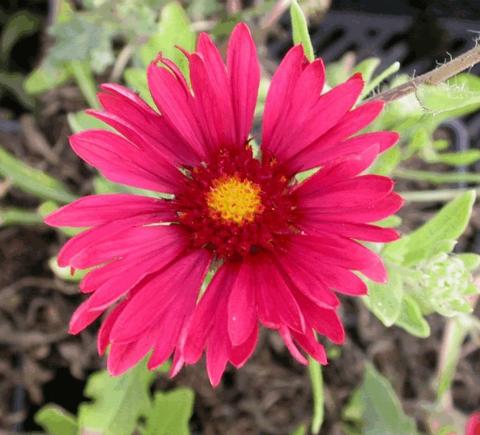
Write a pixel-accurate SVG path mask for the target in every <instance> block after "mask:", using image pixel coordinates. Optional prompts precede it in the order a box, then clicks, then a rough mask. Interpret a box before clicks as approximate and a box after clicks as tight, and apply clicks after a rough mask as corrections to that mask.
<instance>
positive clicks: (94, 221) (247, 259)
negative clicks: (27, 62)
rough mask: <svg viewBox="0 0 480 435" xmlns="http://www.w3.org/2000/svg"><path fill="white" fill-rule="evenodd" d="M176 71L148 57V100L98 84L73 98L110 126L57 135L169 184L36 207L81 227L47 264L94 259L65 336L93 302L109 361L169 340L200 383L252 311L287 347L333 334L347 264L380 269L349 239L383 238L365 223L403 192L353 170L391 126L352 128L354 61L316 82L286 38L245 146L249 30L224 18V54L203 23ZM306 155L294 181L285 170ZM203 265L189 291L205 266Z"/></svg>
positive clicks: (220, 367)
mask: <svg viewBox="0 0 480 435" xmlns="http://www.w3.org/2000/svg"><path fill="white" fill-rule="evenodd" d="M185 55H186V56H187V58H188V61H189V65H190V80H191V86H190V85H189V84H188V82H187V80H186V79H185V78H184V76H183V75H182V73H181V72H180V70H179V69H178V67H177V66H176V65H175V64H174V63H172V62H171V61H169V60H168V59H164V58H162V57H161V56H159V57H158V58H157V59H156V60H155V62H154V63H152V64H151V65H150V67H149V68H148V72H147V74H148V84H149V88H150V91H151V94H152V97H153V99H154V101H155V104H156V106H157V108H158V112H157V111H155V110H154V109H152V108H151V107H149V106H148V105H147V104H146V103H145V102H144V101H143V100H142V99H140V98H139V97H138V96H137V95H136V94H135V93H133V92H132V91H130V90H128V89H126V88H124V87H122V86H120V85H116V84H105V85H103V86H102V89H103V92H101V93H100V94H99V96H98V97H99V100H100V102H101V104H102V106H103V109H104V110H103V111H102V112H100V111H93V110H91V111H89V113H90V114H91V115H93V116H95V117H97V118H99V119H101V120H102V121H105V122H106V123H107V124H109V125H110V126H112V127H113V128H114V129H116V130H117V131H118V133H119V134H116V133H112V132H110V131H103V130H90V131H86V132H82V133H79V134H76V135H74V136H72V138H71V146H72V148H73V150H74V151H75V152H76V153H77V154H78V155H79V156H80V157H81V158H82V159H83V160H85V161H86V162H87V163H89V164H91V165H92V166H94V167H95V168H97V169H98V170H99V171H100V172H101V173H102V174H103V175H104V176H105V177H106V178H108V179H110V180H112V181H114V182H118V183H123V184H126V185H129V186H134V187H137V188H142V189H150V190H152V191H155V192H163V193H168V194H169V196H168V199H165V195H164V197H160V196H159V197H158V198H152V197H144V196H138V195H130V194H109V195H92V196H87V197H84V198H82V199H79V200H78V201H75V202H73V203H72V204H70V205H67V206H66V207H63V208H62V209H60V210H58V211H57V212H55V213H53V214H52V215H50V216H49V217H48V218H47V219H46V222H47V223H48V224H49V225H52V226H68V227H90V229H88V230H86V231H84V232H82V233H81V234H79V235H77V236H76V237H74V238H72V239H71V240H70V241H68V242H67V243H66V245H65V246H64V247H63V249H62V250H61V252H60V254H59V256H58V262H59V264H60V265H61V266H70V267H72V268H74V269H85V268H93V269H92V270H91V271H90V272H89V273H88V274H87V275H86V276H85V278H84V279H83V281H82V282H81V284H80V288H81V290H82V292H84V293H91V296H90V297H89V298H88V299H87V300H86V301H85V302H84V303H83V304H82V305H81V306H80V307H79V308H78V309H77V311H76V312H75V314H74V315H73V318H72V320H71V323H70V332H71V333H72V334H77V333H78V332H79V331H81V330H82V329H84V328H85V327H87V326H88V325H89V324H91V323H92V322H93V321H94V320H95V319H97V318H98V317H99V316H100V315H101V314H102V313H103V312H105V311H106V310H107V309H108V308H110V307H111V308H112V309H111V311H110V312H109V314H108V315H107V317H106V318H105V320H104V322H103V324H102V327H101V329H100V332H99V335H98V350H99V352H100V354H102V353H104V352H105V350H106V348H107V346H110V352H109V355H108V369H109V370H110V372H111V373H112V374H120V373H122V372H124V371H125V370H127V369H128V368H130V367H132V366H133V365H134V364H135V363H137V362H138V361H139V360H140V359H141V358H143V357H144V356H145V355H147V354H148V353H150V357H149V362H148V366H149V367H150V368H154V367H156V366H158V365H160V364H162V363H163V362H164V361H165V360H167V359H168V358H169V357H170V356H171V355H172V354H173V356H174V363H173V366H172V372H173V374H175V373H177V372H178V371H179V370H180V368H181V367H182V366H183V365H184V364H194V363H195V362H197V361H198V360H199V359H200V357H201V356H202V354H203V352H205V353H206V361H207V370H208V375H209V378H210V381H211V383H212V384H213V385H217V384H218V383H219V381H220V379H221V376H222V374H223V372H224V370H225V367H226V365H227V363H228V362H230V363H231V364H233V365H234V366H235V367H241V366H242V365H243V364H244V363H245V362H246V361H247V359H248V358H249V357H250V355H251V354H252V352H253V350H254V348H255V345H256V341H257V335H258V328H259V325H262V326H264V327H267V328H270V329H274V330H277V331H278V333H279V334H280V335H281V337H282V339H283V341H284V342H285V344H286V346H287V347H288V349H289V350H290V352H291V353H292V355H293V356H294V357H295V358H296V359H297V360H298V361H300V362H301V363H303V364H306V363H307V360H306V358H305V356H304V355H305V354H308V355H311V356H312V357H313V358H315V359H316V360H317V361H319V362H320V363H321V364H325V363H326V361H327V359H326V356H325V350H324V347H323V346H322V344H320V343H319V342H318V341H317V338H316V335H315V332H316V333H318V334H320V335H323V336H326V337H328V338H329V339H330V340H331V341H333V342H334V343H342V342H343V341H344V330H343V327H342V324H341V321H340V320H339V318H338V315H337V309H338V306H339V300H338V299H337V296H336V295H335V292H339V293H343V294H348V295H363V294H365V293H366V291H367V289H366V286H365V284H364V282H363V281H362V280H361V279H360V278H359V277H358V276H357V274H356V273H354V272H353V271H357V272H361V273H362V274H363V275H365V276H366V277H368V278H370V279H372V280H374V281H378V282H385V280H386V279H387V275H386V272H385V268H384V266H383V264H382V261H381V259H380V258H379V256H378V255H377V254H375V253H373V252H371V251H370V250H369V249H367V248H366V247H364V246H363V245H362V244H360V243H359V242H358V241H357V240H361V241H371V242H389V241H392V240H395V239H396V238H397V237H398V236H397V233H396V232H395V230H393V229H390V228H381V227H378V226H375V225H372V224H371V222H375V221H378V220H380V219H383V218H386V217H387V216H390V215H391V214H393V213H395V212H396V211H397V210H398V209H399V208H400V207H401V205H402V199H401V198H400V197H399V195H397V194H396V193H394V192H393V181H392V180H391V179H390V178H387V177H382V176H377V175H361V173H362V172H363V171H364V170H366V169H367V168H368V167H369V166H370V165H371V164H372V162H373V161H374V160H375V158H376V157H377V155H378V154H379V153H380V152H382V151H384V150H385V149H387V148H389V147H391V146H392V145H393V144H394V143H395V142H396V141H397V139H398V136H397V134H396V133H393V132H374V133H365V134H361V135H357V136H352V135H353V134H355V133H357V132H358V131H360V130H362V129H363V128H364V127H366V126H367V125H368V124H369V123H371V122H372V120H374V119H375V118H376V117H377V116H378V114H379V113H380V112H381V110H382V107H383V105H382V103H381V102H379V101H372V102H368V103H365V104H363V105H361V106H359V107H357V108H353V106H354V105H355V103H356V101H357V100H358V98H359V95H360V93H361V91H362V87H363V81H362V78H361V76H360V75H359V74H356V75H354V76H353V77H352V78H351V79H350V80H348V81H347V82H345V83H343V84H341V85H339V86H337V87H335V88H333V89H332V90H330V91H328V92H326V93H324V94H322V95H321V92H322V90H323V88H324V85H325V70H324V65H323V63H322V61H321V60H320V59H317V60H315V61H313V62H311V63H309V62H308V61H307V59H306V58H305V56H304V53H303V49H302V47H301V46H296V47H293V48H292V49H291V50H290V51H289V52H288V53H287V55H286V56H285V58H284V59H283V61H282V63H281V65H280V66H279V68H278V70H277V72H276V74H275V76H274V77H273V80H272V83H271V86H270V90H269V93H268V97H267V101H266V105H265V113H264V118H263V133H262V138H261V146H260V152H259V155H258V156H257V155H256V154H255V152H254V151H253V149H252V147H251V144H250V132H251V129H252V123H253V116H254V110H255V105H256V100H257V91H258V85H259V76H260V72H259V64H258V60H257V55H256V49H255V45H254V42H253V40H252V38H251V35H250V32H249V30H248V27H247V26H246V25H245V24H239V25H238V26H237V27H236V28H235V30H234V31H233V33H232V35H231V38H230V41H229V45H228V54H227V61H226V65H225V63H224V62H223V60H222V57H221V55H220V53H219V51H218V50H217V48H216V47H215V46H214V44H213V43H212V41H211V39H210V38H209V36H207V35H206V34H201V35H200V36H199V41H198V45H197V51H196V52H195V53H185ZM316 167H320V170H319V171H318V172H317V173H316V174H315V175H313V176H312V177H310V178H308V179H307V180H306V181H304V182H296V181H295V175H296V174H298V173H299V172H302V171H305V170H308V169H312V168H316ZM209 270H210V271H212V272H214V276H213V279H212V280H211V282H210V284H209V285H208V287H207V288H206V289H205V291H204V292H202V291H201V287H202V283H204V281H205V278H206V276H207V272H208V271H209Z"/></svg>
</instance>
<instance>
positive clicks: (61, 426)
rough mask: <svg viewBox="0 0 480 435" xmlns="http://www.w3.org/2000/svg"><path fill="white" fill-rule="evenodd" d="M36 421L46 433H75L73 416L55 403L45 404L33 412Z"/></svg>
mask: <svg viewBox="0 0 480 435" xmlns="http://www.w3.org/2000/svg"><path fill="white" fill-rule="evenodd" d="M35 423H37V424H38V425H39V426H40V427H41V428H42V429H43V430H44V431H45V432H46V433H47V434H48V435H77V434H78V424H77V422H76V421H75V417H74V416H73V415H71V414H70V413H68V412H67V411H65V410H64V409H62V408H60V407H59V406H56V405H45V406H44V407H43V408H42V409H40V411H38V412H37V413H36V414H35Z"/></svg>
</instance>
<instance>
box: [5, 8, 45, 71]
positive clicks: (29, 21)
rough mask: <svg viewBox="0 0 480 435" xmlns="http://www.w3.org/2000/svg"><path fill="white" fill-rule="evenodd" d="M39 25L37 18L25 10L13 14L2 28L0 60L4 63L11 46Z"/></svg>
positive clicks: (34, 30)
mask: <svg viewBox="0 0 480 435" xmlns="http://www.w3.org/2000/svg"><path fill="white" fill-rule="evenodd" d="M39 24H40V19H39V17H38V16H37V15H33V14H31V13H30V12H27V11H25V10H21V11H19V12H17V13H16V14H13V15H12V16H11V17H10V18H9V19H8V21H7V22H6V24H5V25H4V26H3V31H2V34H1V37H0V59H2V60H3V61H4V62H6V61H7V60H8V58H9V56H10V51H11V50H12V48H13V46H14V45H15V44H16V43H17V42H18V41H19V40H20V39H22V38H25V37H26V36H29V35H31V34H33V33H34V32H36V31H37V29H38V27H39Z"/></svg>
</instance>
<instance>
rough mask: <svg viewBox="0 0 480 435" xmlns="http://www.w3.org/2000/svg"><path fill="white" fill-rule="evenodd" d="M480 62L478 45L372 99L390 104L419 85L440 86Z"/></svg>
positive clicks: (479, 46) (479, 47)
mask: <svg viewBox="0 0 480 435" xmlns="http://www.w3.org/2000/svg"><path fill="white" fill-rule="evenodd" d="M479 62H480V45H476V46H475V47H473V48H472V49H470V50H468V51H467V52H465V53H463V54H461V55H460V56H458V57H456V58H455V59H452V60H450V61H449V62H447V63H445V64H443V65H441V66H440V67H438V68H436V69H434V70H432V71H430V72H427V73H425V74H422V75H421V76H418V77H415V78H413V79H412V80H409V81H408V82H406V83H403V84H401V85H399V86H396V87H394V88H392V89H389V90H387V91H385V92H381V93H380V94H378V95H375V96H374V97H372V100H382V101H385V102H386V103H389V102H391V101H394V100H398V99H399V98H402V97H404V96H405V95H408V94H411V93H412V92H415V90H416V89H417V87H418V86H419V85H438V84H439V83H442V82H444V81H446V80H448V79H449V78H451V77H453V76H455V75H457V74H458V73H461V72H462V71H465V70H466V69H468V68H471V67H472V66H473V65H475V64H477V63H479Z"/></svg>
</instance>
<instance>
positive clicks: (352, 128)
mask: <svg viewBox="0 0 480 435" xmlns="http://www.w3.org/2000/svg"><path fill="white" fill-rule="evenodd" d="M383 106H384V104H383V103H382V102H381V101H372V102H368V103H364V104H362V105H361V106H359V107H357V108H356V109H354V110H351V111H350V112H347V113H346V114H345V115H344V116H343V118H342V119H341V120H340V121H339V122H338V124H336V125H335V126H333V127H332V128H331V129H330V130H328V131H327V132H326V133H325V134H323V135H322V136H321V137H320V138H319V139H318V140H316V141H315V142H314V143H312V144H311V145H309V146H307V147H306V148H304V149H302V150H300V151H298V152H297V153H296V154H295V155H291V156H290V157H289V160H288V161H287V162H285V164H286V165H287V166H288V168H290V170H291V171H292V172H293V173H295V172H301V171H305V170H307V169H311V168H314V167H316V166H318V165H319V162H325V158H324V157H325V154H324V152H323V150H328V149H330V148H331V147H334V146H336V145H338V144H339V143H341V142H343V141H345V140H346V139H347V138H348V137H350V136H351V135H353V134H354V133H357V132H358V131H360V130H362V129H363V128H365V127H366V126H367V125H368V124H370V123H371V122H372V121H373V120H374V119H375V118H376V117H377V116H378V115H379V114H380V112H381V111H382V109H383Z"/></svg>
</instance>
